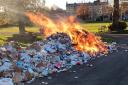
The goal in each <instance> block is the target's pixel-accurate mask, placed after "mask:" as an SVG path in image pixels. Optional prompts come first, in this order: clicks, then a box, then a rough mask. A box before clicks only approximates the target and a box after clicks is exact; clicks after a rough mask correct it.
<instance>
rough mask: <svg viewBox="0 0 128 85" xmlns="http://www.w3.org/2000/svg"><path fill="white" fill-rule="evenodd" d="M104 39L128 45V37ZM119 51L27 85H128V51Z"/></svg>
mask: <svg viewBox="0 0 128 85" xmlns="http://www.w3.org/2000/svg"><path fill="white" fill-rule="evenodd" d="M104 37H107V38H109V37H111V38H112V39H113V40H115V41H116V42H118V43H119V44H128V35H118V34H116V35H111V34H108V35H104ZM118 50H119V51H118V52H113V53H110V54H108V55H107V56H102V57H100V58H96V59H92V60H89V61H88V63H87V64H84V65H77V66H73V68H71V69H70V70H68V71H66V72H61V73H56V74H52V75H49V76H48V77H44V78H38V79H35V80H34V81H33V82H32V83H30V84H28V83H26V84H25V85H128V51H125V49H124V48H119V49H118Z"/></svg>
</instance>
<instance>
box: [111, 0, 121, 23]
mask: <svg viewBox="0 0 128 85" xmlns="http://www.w3.org/2000/svg"><path fill="white" fill-rule="evenodd" d="M119 18H120V13H119V0H114V11H113V25H116V24H117V23H118V22H119Z"/></svg>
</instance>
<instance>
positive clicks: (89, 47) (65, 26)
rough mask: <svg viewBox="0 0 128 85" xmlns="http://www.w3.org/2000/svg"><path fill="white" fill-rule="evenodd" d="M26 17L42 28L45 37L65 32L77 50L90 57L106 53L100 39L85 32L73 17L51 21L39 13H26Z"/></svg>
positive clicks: (105, 48)
mask: <svg viewBox="0 0 128 85" xmlns="http://www.w3.org/2000/svg"><path fill="white" fill-rule="evenodd" d="M26 15H27V16H28V17H29V19H30V20H31V21H32V22H33V23H35V24H37V25H39V26H41V27H43V28H44V35H45V37H48V36H49V35H51V34H53V33H57V32H65V33H67V34H68V35H69V36H70V38H71V39H72V42H73V43H74V47H75V48H76V49H77V50H80V51H85V52H87V53H89V54H90V55H96V54H97V53H99V52H104V53H105V52H107V46H106V45H105V44H104V43H103V42H102V40H101V39H100V37H98V36H95V35H94V34H93V33H90V32H88V31H85V30H84V28H82V27H81V26H80V25H79V23H78V22H77V21H76V20H75V17H73V16H70V17H68V19H67V20H58V21H53V20H51V19H50V18H48V17H46V16H44V15H43V14H40V13H37V14H34V13H26Z"/></svg>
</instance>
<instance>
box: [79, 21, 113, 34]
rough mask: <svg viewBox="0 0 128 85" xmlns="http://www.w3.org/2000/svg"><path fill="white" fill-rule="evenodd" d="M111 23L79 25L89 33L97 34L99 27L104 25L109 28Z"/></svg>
mask: <svg viewBox="0 0 128 85" xmlns="http://www.w3.org/2000/svg"><path fill="white" fill-rule="evenodd" d="M110 24H111V23H81V26H83V27H84V28H85V29H86V30H88V31H89V32H94V33H96V32H98V28H99V26H102V25H105V26H109V25H110Z"/></svg>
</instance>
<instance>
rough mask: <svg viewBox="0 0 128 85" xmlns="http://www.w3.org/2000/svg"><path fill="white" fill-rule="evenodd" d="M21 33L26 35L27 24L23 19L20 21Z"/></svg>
mask: <svg viewBox="0 0 128 85" xmlns="http://www.w3.org/2000/svg"><path fill="white" fill-rule="evenodd" d="M19 33H20V34H24V33H25V23H24V20H23V18H20V19H19Z"/></svg>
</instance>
